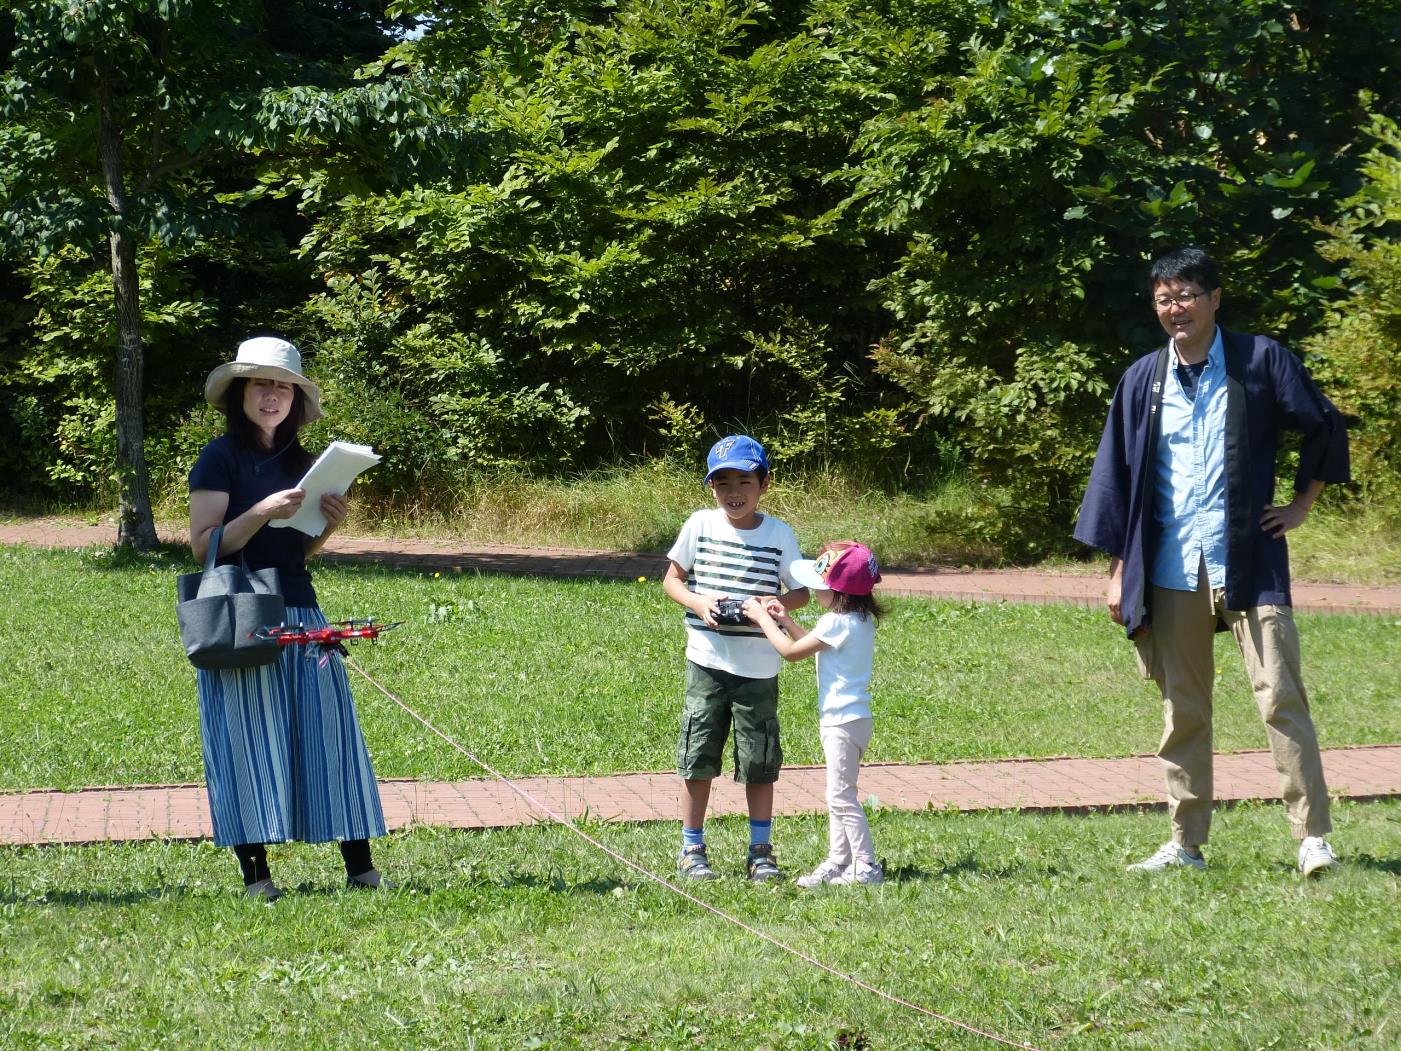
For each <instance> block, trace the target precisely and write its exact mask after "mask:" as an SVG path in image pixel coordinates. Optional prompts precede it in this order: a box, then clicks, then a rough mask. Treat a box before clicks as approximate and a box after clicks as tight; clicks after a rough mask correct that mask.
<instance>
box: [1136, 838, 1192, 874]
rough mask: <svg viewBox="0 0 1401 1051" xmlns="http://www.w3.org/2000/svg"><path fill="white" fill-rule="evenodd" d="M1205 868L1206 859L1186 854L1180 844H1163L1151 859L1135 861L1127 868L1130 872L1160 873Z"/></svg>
mask: <svg viewBox="0 0 1401 1051" xmlns="http://www.w3.org/2000/svg"><path fill="white" fill-rule="evenodd" d="M1172 868H1178V869H1180V868H1188V869H1204V868H1206V858H1201V857H1196V856H1195V855H1192V854H1188V853H1187V850H1186V848H1185V847H1183V846H1182V844H1180V843H1172V842H1168V843H1164V844H1163V845H1162V846H1161V847H1159V848H1158V849H1157V851H1156V853H1154V854H1153V856H1152V857H1147V858H1144V859H1143V860H1142V861H1135V862H1134V863H1133V864H1132V865H1130V866H1129V868H1128V871H1130V872H1162V871H1163V870H1164V869H1172Z"/></svg>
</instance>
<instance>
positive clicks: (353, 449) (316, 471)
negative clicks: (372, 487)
mask: <svg viewBox="0 0 1401 1051" xmlns="http://www.w3.org/2000/svg"><path fill="white" fill-rule="evenodd" d="M379 460H380V458H379V457H378V456H377V455H375V451H374V450H373V449H372V448H370V447H369V446H368V445H355V444H353V443H352V442H332V443H331V444H330V445H328V446H326V451H325V452H323V453H322V454H321V455H320V456H318V457H317V458H316V462H315V463H314V464H312V465H311V467H310V469H309V470H308V471H307V473H306V474H304V475H302V480H301V481H300V482H298V483H297V488H298V489H303V490H305V491H306V499H305V500H304V501H302V506H301V508H300V509H299V510H298V511H297V513H296V514H294V515H293V516H292V517H291V518H274V519H273V520H272V521H271V522H269V523H268V525H270V526H272V527H273V528H274V529H286V528H287V527H288V526H292V527H293V528H295V529H300V530H301V531H302V532H303V533H305V534H306V535H307V536H320V535H321V534H322V533H324V532H325V531H326V516H325V515H323V514H322V513H321V496H322V494H323V493H337V494H339V495H341V496H344V495H345V493H346V490H348V489H349V488H350V483H351V482H353V481H355V477H356V475H359V474H362V473H363V472H365V471H368V470H369V469H370V468H371V467H373V466H374V465H375V464H377V463H379Z"/></svg>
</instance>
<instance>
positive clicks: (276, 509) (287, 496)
mask: <svg viewBox="0 0 1401 1051" xmlns="http://www.w3.org/2000/svg"><path fill="white" fill-rule="evenodd" d="M305 499H306V491H305V490H303V489H283V490H281V491H279V492H276V493H271V494H269V495H268V496H265V497H263V498H262V499H261V500H259V501H258V502H257V503H256V504H254V505H253V513H254V514H257V515H261V516H262V517H264V518H269V519H271V518H291V517H292V516H293V515H294V514H296V513H297V512H298V511H299V510H301V506H302V501H303V500H305Z"/></svg>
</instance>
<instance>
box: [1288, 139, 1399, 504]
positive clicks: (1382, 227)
mask: <svg viewBox="0 0 1401 1051" xmlns="http://www.w3.org/2000/svg"><path fill="white" fill-rule="evenodd" d="M1369 130H1370V133H1371V134H1372V135H1373V136H1374V137H1375V143H1374V145H1373V147H1372V149H1371V150H1369V151H1368V152H1367V153H1366V155H1365V156H1364V158H1363V166H1362V171H1363V174H1364V175H1365V176H1366V182H1365V183H1364V184H1363V186H1362V189H1360V190H1359V191H1358V192H1357V193H1356V194H1354V195H1353V196H1352V197H1351V198H1349V199H1348V200H1347V201H1346V202H1344V208H1343V214H1342V216H1341V218H1340V219H1339V221H1338V222H1337V224H1336V225H1334V226H1332V227H1330V229H1329V232H1330V234H1331V238H1330V240H1329V241H1328V242H1327V243H1326V244H1325V245H1324V246H1323V253H1324V255H1326V256H1327V257H1328V258H1329V259H1332V260H1334V261H1335V262H1338V263H1340V264H1341V265H1342V281H1343V284H1344V286H1345V287H1346V290H1347V296H1346V298H1345V299H1342V300H1340V301H1338V302H1337V303H1335V304H1334V305H1333V306H1332V307H1331V309H1330V310H1329V313H1328V323H1327V326H1326V327H1325V328H1324V329H1323V330H1322V331H1321V332H1320V333H1318V335H1316V336H1315V337H1314V338H1313V339H1311V340H1310V341H1309V342H1308V345H1307V349H1308V350H1309V351H1310V353H1311V354H1313V355H1316V356H1317V359H1318V361H1317V363H1316V365H1315V371H1316V372H1317V374H1318V375H1319V377H1320V378H1321V380H1322V381H1323V382H1324V383H1325V385H1327V386H1328V387H1329V389H1330V390H1331V391H1332V392H1333V394H1334V397H1335V398H1336V400H1337V403H1338V406H1339V407H1340V408H1341V409H1342V410H1343V411H1344V412H1345V413H1348V414H1350V415H1352V416H1354V417H1355V418H1356V426H1355V428H1354V430H1353V435H1352V459H1353V475H1354V477H1355V479H1356V481H1357V484H1358V486H1359V487H1360V489H1361V490H1362V491H1363V492H1364V493H1366V494H1368V495H1369V496H1374V497H1377V498H1380V499H1385V500H1393V501H1394V500H1395V499H1396V498H1397V496H1398V495H1401V127H1398V126H1397V123H1396V121H1394V120H1391V119H1389V118H1387V117H1381V116H1378V117H1376V118H1375V119H1374V120H1373V121H1372V123H1371V125H1370V128H1369Z"/></svg>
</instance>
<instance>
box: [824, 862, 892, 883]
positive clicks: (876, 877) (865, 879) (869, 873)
mask: <svg viewBox="0 0 1401 1051" xmlns="http://www.w3.org/2000/svg"><path fill="white" fill-rule="evenodd" d="M884 882H885V870H884V869H883V868H881V865H880V862H879V861H872V862H865V861H858V862H856V863H855V864H854V865H852V866H851V868H849V869H847V870H846V871H845V872H843V873H842V874H841V875H840V876H837V877H836V878H835V879H833V880H832V886H834V887H850V886H853V885H855V884H869V885H871V886H874V885H875V884H877V883H884Z"/></svg>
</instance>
